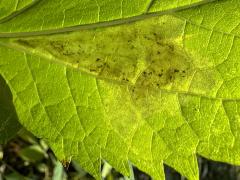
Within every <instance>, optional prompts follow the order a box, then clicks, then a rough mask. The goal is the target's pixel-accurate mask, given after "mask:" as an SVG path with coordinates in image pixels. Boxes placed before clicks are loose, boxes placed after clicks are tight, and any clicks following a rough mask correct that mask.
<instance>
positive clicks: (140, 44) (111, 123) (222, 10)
mask: <svg viewBox="0 0 240 180" xmlns="http://www.w3.org/2000/svg"><path fill="white" fill-rule="evenodd" d="M174 2H175V3H172V2H171V3H170V1H167V0H166V1H151V2H149V1H146V0H142V1H141V2H139V1H130V0H129V1H119V2H118V1H112V0H108V1H103V0H102V1H100V0H99V1H88V0H83V1H71V3H69V1H67V0H65V1H62V2H59V1H55V0H49V1H40V2H38V3H36V4H35V5H34V6H32V7H31V8H29V9H28V10H26V11H24V12H22V13H21V14H18V15H16V16H15V17H12V18H10V19H8V21H3V22H2V23H1V24H0V32H1V33H0V36H2V37H3V38H1V44H2V46H0V73H1V74H2V76H3V77H4V78H5V80H6V81H7V84H8V85H9V87H10V89H11V92H12V95H13V102H14V106H15V109H16V112H17V115H18V118H19V121H20V122H21V124H22V125H23V126H24V127H25V128H27V129H28V130H29V131H31V132H32V133H34V134H35V135H36V136H38V137H41V138H44V139H45V140H46V141H47V142H48V143H49V145H50V146H51V148H52V149H53V151H54V152H55V154H56V155H57V157H58V158H59V159H61V160H62V162H63V163H65V164H67V163H68V161H71V159H75V160H77V161H78V162H79V163H80V164H81V166H82V167H83V168H84V169H86V170H87V171H88V172H90V173H91V174H92V175H93V176H94V177H95V178H97V179H100V173H99V169H100V164H101V160H103V159H104V160H106V161H107V162H109V163H110V164H111V165H112V166H113V167H115V168H116V169H117V170H119V171H120V172H122V173H123V174H125V175H129V174H130V172H129V162H131V163H133V164H134V165H136V166H137V167H139V168H140V169H142V170H143V171H145V172H147V173H149V174H150V175H152V176H153V177H154V178H155V179H164V171H163V163H165V164H167V165H169V166H171V167H173V168H175V169H176V170H178V171H179V172H180V173H181V174H182V175H184V176H186V177H187V178H188V179H198V165H197V159H196V154H200V155H202V156H204V157H207V158H209V159H212V160H217V161H224V162H228V163H232V164H236V165H239V164H240V144H239V142H240V141H239V140H240V135H239V133H238V132H239V129H240V124H239V120H240V119H239V113H238V112H239V97H240V93H239V92H240V91H239V89H238V86H239V84H240V79H239V74H240V64H239V62H238V59H239V57H240V51H239V50H238V47H239V45H240V41H239V26H238V25H239V14H240V10H239V9H240V8H239V6H240V5H239V2H238V1H237V0H219V1H214V2H212V1H211V2H210V1H191V3H189V1H187V0H186V1H181V3H180V2H179V1H174ZM3 6H4V5H3ZM83 7H84V8H83ZM6 8H7V6H6ZM50 8H51V9H55V11H54V12H52V11H50V10H49V9H50ZM212 12H214V13H212ZM154 14H159V15H160V14H168V15H162V16H157V17H151V16H153V15H154ZM148 16H149V18H147V17H148ZM150 17H151V18H150ZM126 18H127V19H126ZM114 20H115V21H114ZM134 20H139V21H136V22H133V21H134ZM39 21H40V22H39ZM126 22H129V23H127V24H126ZM130 22H131V23H130ZM91 24H92V25H91ZM111 25H115V26H111ZM69 30H74V32H71V33H70V32H65V31H69ZM53 32H55V33H58V34H53V35H50V33H53ZM64 32H65V33H64ZM43 34H45V35H43ZM33 35H38V36H33ZM23 36H28V37H23ZM7 37H11V38H7Z"/></svg>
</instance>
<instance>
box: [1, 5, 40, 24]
mask: <svg viewBox="0 0 240 180" xmlns="http://www.w3.org/2000/svg"><path fill="white" fill-rule="evenodd" d="M36 2H37V0H2V1H1V2H0V21H5V20H7V18H10V17H12V16H14V15H17V14H19V13H20V12H22V11H24V10H26V9H27V8H29V7H31V6H32V5H33V4H34V3H36Z"/></svg>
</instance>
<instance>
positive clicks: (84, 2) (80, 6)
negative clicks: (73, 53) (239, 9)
mask: <svg viewBox="0 0 240 180" xmlns="http://www.w3.org/2000/svg"><path fill="white" fill-rule="evenodd" d="M15 1H17V0H15ZM15 1H14V0H12V1H10V2H15ZM25 1H27V0H25ZM210 1H213V0H181V1H169V0H161V1H159V0H95V1H92V0H81V1H78V0H72V1H69V0H65V1H59V0H48V1H43V0H40V2H38V3H35V4H34V6H32V7H31V8H27V9H26V10H25V11H24V12H22V13H20V14H17V16H14V18H11V19H9V20H8V21H5V22H4V23H2V24H0V32H1V33H2V35H9V33H12V32H34V31H37V32H36V33H37V34H39V33H40V34H41V32H39V31H49V30H52V32H59V31H62V30H61V29H62V28H67V27H69V29H68V30H71V29H75V28H76V27H75V28H74V27H73V28H72V26H78V25H89V24H92V23H99V22H109V21H113V20H120V22H112V23H113V24H116V23H118V24H119V23H121V21H123V20H124V19H125V21H123V22H126V21H131V19H132V20H134V19H139V18H140V19H141V18H144V17H145V15H146V14H152V13H164V12H165V11H173V10H174V9H176V10H177V9H184V8H189V7H191V6H196V5H198V4H203V3H207V2H210ZM7 5H8V3H7V4H6V3H5V4H3V5H2V6H3V7H4V8H7V7H8V6H7ZM5 6H6V7H5ZM0 7H1V4H0ZM53 10H54V15H53ZM126 18H131V19H126ZM110 24H111V23H110ZM4 33H7V34H4Z"/></svg>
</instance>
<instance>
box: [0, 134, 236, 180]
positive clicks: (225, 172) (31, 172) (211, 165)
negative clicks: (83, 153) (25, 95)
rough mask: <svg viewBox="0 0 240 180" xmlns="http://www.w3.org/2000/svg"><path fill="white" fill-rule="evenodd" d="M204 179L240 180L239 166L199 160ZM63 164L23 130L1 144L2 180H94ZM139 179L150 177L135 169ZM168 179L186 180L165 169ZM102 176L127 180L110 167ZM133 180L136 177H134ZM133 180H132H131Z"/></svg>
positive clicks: (0, 178) (75, 166)
mask: <svg viewBox="0 0 240 180" xmlns="http://www.w3.org/2000/svg"><path fill="white" fill-rule="evenodd" d="M198 162H199V171H200V179H201V180H240V167H237V166H232V165H229V164H225V163H219V162H214V161H209V160H207V159H205V158H202V157H199V160H198ZM65 165H66V167H63V166H62V164H61V163H60V162H59V161H57V159H56V157H55V156H54V154H53V152H52V151H51V150H50V148H49V147H48V145H47V144H46V143H45V142H44V141H42V140H40V139H38V138H36V137H34V136H33V135H32V134H30V133H29V132H27V131H25V130H22V131H21V132H20V133H19V135H18V136H17V137H16V138H14V139H12V140H11V141H9V142H8V143H7V144H5V145H0V180H2V179H4V180H5V179H6V180H22V179H23V180H25V179H26V180H28V179H29V180H30V179H31V180H42V179H44V180H48V179H49V180H50V179H53V180H65V179H73V180H78V179H79V180H91V179H93V178H92V177H91V176H90V175H89V174H88V173H86V172H85V171H84V170H83V169H82V168H81V167H80V166H79V165H78V163H77V162H75V161H72V162H71V163H70V164H65ZM133 174H134V177H135V179H136V180H150V179H151V178H150V176H148V175H147V174H145V173H143V172H141V171H140V170H138V169H137V168H135V167H133ZM165 174H166V180H185V179H186V178H184V177H182V176H181V175H180V174H179V173H177V172H176V171H175V170H173V169H172V168H170V167H168V166H165ZM102 176H104V177H105V178H104V179H106V180H127V179H129V178H127V177H124V176H122V175H121V174H120V173H118V172H117V171H115V170H114V169H113V168H112V167H111V166H110V165H109V164H107V163H103V165H102ZM132 179H133V178H132ZM132 179H131V180H132Z"/></svg>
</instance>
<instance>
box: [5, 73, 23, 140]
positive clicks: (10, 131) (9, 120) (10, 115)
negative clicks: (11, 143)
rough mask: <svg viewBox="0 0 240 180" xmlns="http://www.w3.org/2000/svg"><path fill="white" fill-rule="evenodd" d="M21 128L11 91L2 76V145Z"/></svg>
mask: <svg viewBox="0 0 240 180" xmlns="http://www.w3.org/2000/svg"><path fill="white" fill-rule="evenodd" d="M20 128H21V125H20V124H19V123H18V117H17V114H16V110H15V107H14V105H13V102H12V94H11V91H10V89H9V87H8V85H7V84H6V82H5V80H4V79H3V77H2V76H1V75H0V134H1V135H0V144H4V143H6V142H7V141H8V140H9V139H10V138H12V137H14V136H15V135H16V133H17V132H18V131H19V130H20Z"/></svg>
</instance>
